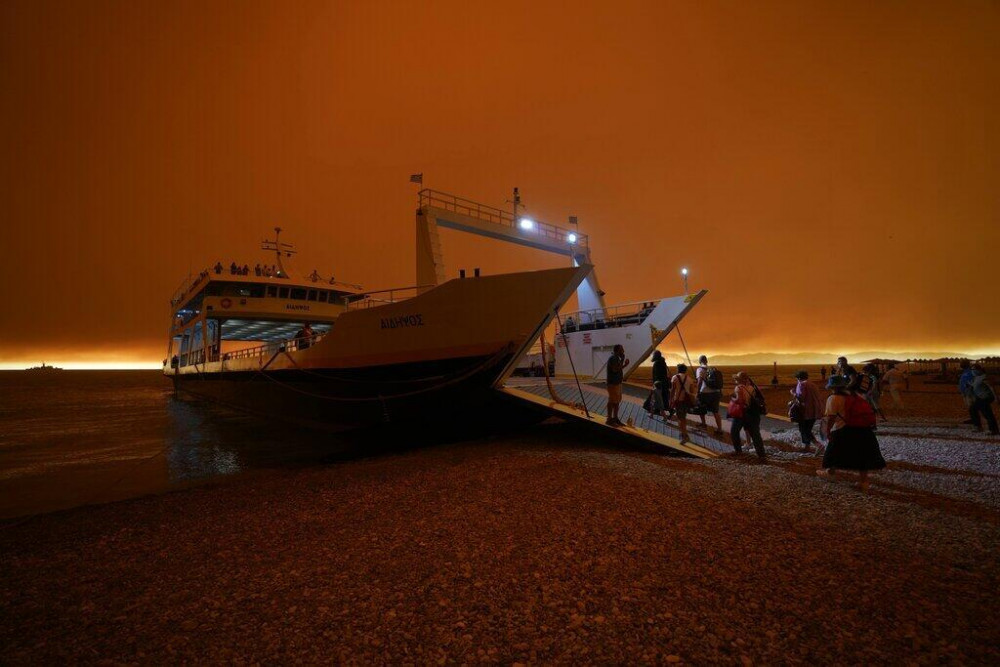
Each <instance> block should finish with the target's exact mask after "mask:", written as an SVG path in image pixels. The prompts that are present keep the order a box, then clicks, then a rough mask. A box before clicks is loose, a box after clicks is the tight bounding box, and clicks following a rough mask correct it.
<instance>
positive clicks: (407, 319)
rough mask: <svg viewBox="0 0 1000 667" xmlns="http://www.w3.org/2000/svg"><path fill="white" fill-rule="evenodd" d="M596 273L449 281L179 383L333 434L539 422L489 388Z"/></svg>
mask: <svg viewBox="0 0 1000 667" xmlns="http://www.w3.org/2000/svg"><path fill="white" fill-rule="evenodd" d="M589 270H590V267H589V266H587V267H579V268H575V267H574V268H566V269H551V270H547V271H534V272H524V273H514V274H504V275H498V276H489V277H483V278H468V279H460V280H453V281H449V282H448V283H445V284H444V285H441V286H439V287H437V288H434V289H432V290H429V291H428V292H426V293H424V294H422V295H420V296H417V297H414V298H413V299H409V300H406V301H402V302H398V303H394V304H387V305H384V306H379V307H374V308H367V309H362V310H357V311H351V312H348V313H345V314H343V315H341V316H340V317H339V318H338V319H337V321H336V323H335V325H334V327H333V329H332V330H331V332H330V334H328V335H327V336H326V337H324V338H323V339H322V340H321V341H319V342H318V343H317V344H316V345H314V346H313V347H310V348H308V349H306V350H301V351H296V352H290V353H279V354H277V355H275V356H274V357H273V358H271V359H246V360H239V361H238V362H237V363H231V362H224V367H223V363H222V362H220V363H218V364H216V365H213V364H208V365H207V366H206V370H205V371H204V372H197V371H196V372H191V370H193V369H191V370H189V369H182V372H181V373H179V374H177V375H172V377H173V380H174V383H175V387H176V388H177V389H178V390H181V391H185V392H188V393H190V394H193V395H195V396H197V397H199V398H203V399H206V400H211V401H214V402H218V403H222V404H225V405H228V406H230V407H234V408H238V409H242V410H246V411H248V412H251V413H253V414H257V415H260V416H262V417H265V418H278V419H282V420H287V421H292V422H296V423H300V424H305V425H309V426H317V427H323V428H332V429H337V430H342V429H351V428H357V427H362V426H367V425H373V424H385V423H396V424H399V423H405V422H414V423H425V424H434V423H438V424H443V423H447V424H449V425H450V426H459V425H463V424H467V425H469V426H479V427H483V426H488V425H489V424H499V423H503V422H505V421H522V420H530V419H536V418H537V417H538V416H539V413H538V412H536V411H534V410H532V409H531V408H530V407H528V406H522V405H518V404H516V402H512V401H509V400H507V399H506V398H505V397H503V396H501V395H500V394H499V393H498V392H497V391H496V390H495V389H494V386H495V384H496V383H497V381H498V379H500V378H501V376H502V375H503V374H504V373H505V372H506V371H508V370H509V369H510V368H511V364H512V362H514V361H515V359H516V358H517V357H519V356H520V355H521V354H522V352H523V351H524V350H525V349H526V348H527V347H528V346H530V345H531V343H532V342H533V341H534V339H535V338H536V337H537V335H538V333H539V331H540V329H541V328H543V327H544V326H546V325H547V324H548V322H549V321H550V320H551V317H552V315H553V311H554V309H556V308H558V307H560V306H561V305H562V304H563V303H565V301H566V299H567V298H569V295H570V294H572V292H573V290H574V289H576V286H577V285H578V284H579V283H580V281H581V280H583V278H584V276H586V274H587V272H588V271H589ZM185 371H186V372H185Z"/></svg>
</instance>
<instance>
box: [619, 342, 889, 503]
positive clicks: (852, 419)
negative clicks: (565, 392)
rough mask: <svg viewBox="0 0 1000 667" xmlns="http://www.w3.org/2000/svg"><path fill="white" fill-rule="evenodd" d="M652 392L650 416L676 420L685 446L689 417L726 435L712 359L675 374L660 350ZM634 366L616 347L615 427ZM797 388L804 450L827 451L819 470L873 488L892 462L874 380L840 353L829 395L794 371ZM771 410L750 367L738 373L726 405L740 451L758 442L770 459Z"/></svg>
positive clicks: (795, 409)
mask: <svg viewBox="0 0 1000 667" xmlns="http://www.w3.org/2000/svg"><path fill="white" fill-rule="evenodd" d="M652 361H653V369H652V379H653V389H652V391H650V393H649V396H648V397H647V399H646V402H645V404H644V408H645V409H646V410H647V412H648V413H649V415H650V417H654V416H659V417H661V418H663V419H664V420H665V421H667V420H670V421H676V426H677V429H678V430H679V431H680V441H681V443H682V444H683V443H688V442H691V438H690V433H689V430H688V429H689V425H688V415H692V416H697V417H698V418H699V419H700V420H701V427H702V428H704V429H706V430H707V429H708V428H709V427H708V425H707V421H706V417H707V416H709V415H711V417H712V420H713V421H714V429H713V434H714V435H715V436H716V437H717V438H718V439H719V440H722V441H725V440H726V437H725V434H724V433H723V430H722V419H723V417H722V402H723V401H722V399H723V391H724V385H725V382H724V379H723V375H722V372H721V371H720V370H719V369H718V368H716V367H714V366H710V365H709V363H708V358H707V357H706V356H705V355H702V356H701V357H699V359H698V366H697V367H696V368H695V369H694V373H693V377H692V374H691V373H690V370H689V368H688V366H687V365H686V364H683V363H680V364H678V365H677V367H676V368H677V370H676V372H675V373H673V374H672V375H671V374H670V372H669V368H668V366H667V363H666V359H664V357H663V355H662V353H660V351H659V350H656V351H654V352H653V356H652ZM628 365H629V360H628V359H626V358H625V351H624V348H623V347H622V346H620V345H618V346H615V348H614V351H613V353H612V355H611V358H610V359H609V360H608V365H607V369H608V370H607V386H608V421H607V423H608V424H609V425H611V426H615V427H619V426H623V424H622V422H621V421H620V419H619V416H618V411H619V406H620V404H621V401H622V384H623V381H624V380H623V376H624V369H625V368H627V367H628ZM795 378H796V386H795V388H794V389H792V390H791V394H792V400H791V401H790V402H789V412H788V416H789V418H790V419H791V420H792V421H794V422H796V423H797V424H798V427H799V433H800V435H801V439H802V443H803V451H812V448H813V446H817V447H818V448H821V451H822V453H823V464H822V468H820V470H819V471H818V472H819V474H820V475H822V476H825V477H832V476H834V475H835V474H836V471H838V470H854V471H857V472H858V473H859V476H860V479H859V486H860V487H861V488H862V489H863V490H867V488H868V484H869V482H868V473H869V472H870V471H872V470H880V469H882V468H884V467H885V465H886V464H885V459H884V458H883V456H882V453H881V450H880V448H879V443H878V438H877V436H876V433H875V430H876V409H877V408H876V406H874V405H873V403H872V401H871V400H870V394H871V386H870V385H871V381H872V380H871V378H870V377H869V376H868V375H866V374H864V373H857V372H855V371H854V369H853V368H852V367H851V366H850V365H849V364H848V363H847V360H846V359H844V358H841V359H839V360H838V365H837V367H836V372H835V374H832V375H831V376H830V377H829V378H827V382H826V389H827V390H828V391H829V392H830V393H829V395H828V396H827V397H826V398H825V399H824V397H823V396H822V394H821V390H820V388H819V387H818V386H817V385H816V384H814V383H813V382H811V381H810V380H809V373H808V372H807V371H804V370H802V371H799V372H798V373H796V374H795ZM767 414H768V410H767V403H766V401H765V397H764V394H763V393H762V392H761V390H760V388H759V387H758V386H757V384H756V382H754V380H753V378H752V377H750V375H749V374H748V373H746V372H745V371H740V372H738V373H736V374H734V375H733V390H732V393H731V394H730V396H729V402H728V404H727V405H726V418H727V419H728V420H729V422H730V423H729V442H730V443H731V444H732V446H733V449H734V450H735V451H736V453H737V454H741V453H742V452H743V443H744V438H745V439H746V441H748V442H749V444H752V445H753V448H754V451H755V453H756V455H757V457H758V458H759V459H761V460H763V459H766V458H767V452H766V450H765V447H764V439H763V436H762V434H761V420H762V419H763V418H764V417H765V416H766V415H767ZM817 422H820V431H821V434H822V435H823V437H824V438H825V439H826V441H827V443H826V446H825V448H822V445H821V444H820V443H819V441H818V440H817V439H816V436H815V434H814V429H815V426H816V423H817Z"/></svg>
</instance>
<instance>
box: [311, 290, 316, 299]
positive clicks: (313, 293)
mask: <svg viewBox="0 0 1000 667" xmlns="http://www.w3.org/2000/svg"><path fill="white" fill-rule="evenodd" d="M309 300H310V301H315V300H316V290H314V289H311V290H309Z"/></svg>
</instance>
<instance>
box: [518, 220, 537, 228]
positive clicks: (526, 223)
mask: <svg viewBox="0 0 1000 667" xmlns="http://www.w3.org/2000/svg"><path fill="white" fill-rule="evenodd" d="M519 224H520V226H521V229H534V228H535V221H534V220H532V219H531V218H521V222H520V223H519Z"/></svg>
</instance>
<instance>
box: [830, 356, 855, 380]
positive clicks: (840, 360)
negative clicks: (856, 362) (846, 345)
mask: <svg viewBox="0 0 1000 667" xmlns="http://www.w3.org/2000/svg"><path fill="white" fill-rule="evenodd" d="M835 373H836V375H843V376H844V377H846V378H850V379H853V378H854V376H855V375H857V374H858V372H857V371H856V370H854V366H851V365H850V364H849V363H847V357H837V367H836V370H835ZM833 374H834V373H833V372H831V375H833Z"/></svg>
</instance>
